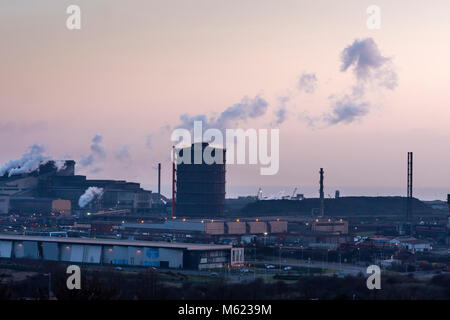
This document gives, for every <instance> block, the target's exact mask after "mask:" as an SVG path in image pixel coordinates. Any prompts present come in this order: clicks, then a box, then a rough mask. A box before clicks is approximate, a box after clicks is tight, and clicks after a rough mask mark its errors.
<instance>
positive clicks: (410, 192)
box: [406, 152, 413, 234]
mask: <svg viewBox="0 0 450 320" xmlns="http://www.w3.org/2000/svg"><path fill="white" fill-rule="evenodd" d="M412 215H413V153H412V152H408V186H407V199H406V224H407V225H409V229H410V230H408V231H409V232H410V234H412V233H413V225H412Z"/></svg>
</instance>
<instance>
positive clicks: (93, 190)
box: [78, 187, 103, 208]
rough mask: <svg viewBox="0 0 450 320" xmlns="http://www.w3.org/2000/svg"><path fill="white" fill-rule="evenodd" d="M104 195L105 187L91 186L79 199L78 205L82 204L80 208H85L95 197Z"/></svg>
mask: <svg viewBox="0 0 450 320" xmlns="http://www.w3.org/2000/svg"><path fill="white" fill-rule="evenodd" d="M102 195H103V188H97V187H89V188H87V189H86V191H85V192H84V193H83V195H82V196H81V197H80V199H79V200H78V205H79V206H80V208H84V207H86V206H87V205H88V204H89V203H91V201H92V200H94V199H95V198H101V197H102Z"/></svg>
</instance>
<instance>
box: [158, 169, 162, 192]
mask: <svg viewBox="0 0 450 320" xmlns="http://www.w3.org/2000/svg"><path fill="white" fill-rule="evenodd" d="M158 194H159V195H161V163H158Z"/></svg>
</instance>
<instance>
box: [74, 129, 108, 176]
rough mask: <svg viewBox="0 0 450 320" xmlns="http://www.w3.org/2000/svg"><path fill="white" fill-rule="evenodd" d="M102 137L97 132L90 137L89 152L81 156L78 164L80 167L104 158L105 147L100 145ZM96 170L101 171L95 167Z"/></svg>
mask: <svg viewBox="0 0 450 320" xmlns="http://www.w3.org/2000/svg"><path fill="white" fill-rule="evenodd" d="M102 142H103V137H102V136H101V135H99V134H97V135H95V136H94V138H92V144H91V153H90V154H89V155H87V156H83V157H81V160H80V165H81V166H82V167H89V166H91V165H93V164H95V163H96V162H97V160H102V159H105V158H106V153H105V149H104V148H103V146H102ZM95 170H96V172H98V171H101V168H96V169H95Z"/></svg>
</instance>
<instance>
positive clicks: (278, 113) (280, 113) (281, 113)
mask: <svg viewBox="0 0 450 320" xmlns="http://www.w3.org/2000/svg"><path fill="white" fill-rule="evenodd" d="M290 100H291V96H290V95H286V96H281V97H278V102H279V104H280V106H279V108H278V109H277V110H275V117H276V120H275V124H276V125H280V124H282V123H283V122H285V121H286V120H287V115H288V111H287V103H288V102H289V101H290Z"/></svg>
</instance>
